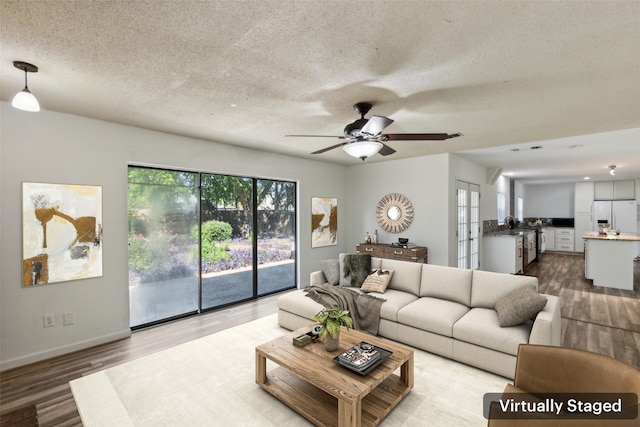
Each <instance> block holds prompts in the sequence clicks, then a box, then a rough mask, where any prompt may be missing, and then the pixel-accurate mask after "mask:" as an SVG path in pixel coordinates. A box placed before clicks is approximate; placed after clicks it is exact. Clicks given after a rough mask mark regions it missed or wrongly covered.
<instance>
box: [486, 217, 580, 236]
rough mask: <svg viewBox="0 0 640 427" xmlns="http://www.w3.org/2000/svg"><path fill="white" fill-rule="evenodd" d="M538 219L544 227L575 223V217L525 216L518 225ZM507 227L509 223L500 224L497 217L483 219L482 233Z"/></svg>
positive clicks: (526, 224) (525, 224)
mask: <svg viewBox="0 0 640 427" xmlns="http://www.w3.org/2000/svg"><path fill="white" fill-rule="evenodd" d="M537 220H540V222H541V223H542V224H541V225H542V226H543V227H573V224H574V221H573V218H525V219H524V220H523V221H519V222H518V224H517V227H528V226H533V225H536V224H535V223H536V221H537ZM507 228H509V227H508V226H507V224H498V220H497V219H489V220H485V221H482V234H488V233H497V232H499V231H503V230H506V229H507Z"/></svg>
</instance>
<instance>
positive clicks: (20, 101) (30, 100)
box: [11, 61, 40, 113]
mask: <svg viewBox="0 0 640 427" xmlns="http://www.w3.org/2000/svg"><path fill="white" fill-rule="evenodd" d="M13 66H14V67H16V68H17V69H19V70H22V71H24V89H22V90H21V91H20V92H18V93H17V94H16V96H14V97H13V101H11V105H12V106H13V108H17V109H18V110H23V111H29V112H32V113H36V112H38V111H40V104H39V103H38V100H37V99H36V97H35V96H33V94H32V93H31V91H30V90H29V86H28V85H27V74H28V73H37V72H38V67H36V66H35V65H33V64H29V63H28V62H22V61H13Z"/></svg>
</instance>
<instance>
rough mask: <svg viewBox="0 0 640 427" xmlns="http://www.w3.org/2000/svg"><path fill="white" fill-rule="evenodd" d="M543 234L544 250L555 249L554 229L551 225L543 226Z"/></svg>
mask: <svg viewBox="0 0 640 427" xmlns="http://www.w3.org/2000/svg"><path fill="white" fill-rule="evenodd" d="M544 236H545V242H546V250H548V251H555V250H556V229H555V228H553V227H545V228H544Z"/></svg>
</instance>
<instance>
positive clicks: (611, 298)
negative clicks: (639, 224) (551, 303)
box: [525, 252, 640, 369]
mask: <svg viewBox="0 0 640 427" xmlns="http://www.w3.org/2000/svg"><path fill="white" fill-rule="evenodd" d="M633 264H634V275H633V278H634V280H633V284H634V290H633V291H627V290H621V289H613V288H605V287H598V286H593V284H592V281H591V280H587V279H585V278H584V257H583V256H581V255H577V254H563V253H558V252H554V253H548V252H545V253H544V254H542V256H541V258H540V261H539V262H537V263H532V264H530V266H529V267H528V268H527V269H526V270H525V274H526V275H528V276H536V277H538V290H539V291H540V292H541V293H546V294H551V295H556V296H559V297H560V304H561V310H562V346H563V347H571V348H579V349H582V350H588V351H593V352H595V353H601V354H604V355H607V356H610V357H613V358H615V359H618V360H622V361H623V362H625V363H628V364H630V365H632V366H634V367H636V368H638V369H640V262H634V263H633Z"/></svg>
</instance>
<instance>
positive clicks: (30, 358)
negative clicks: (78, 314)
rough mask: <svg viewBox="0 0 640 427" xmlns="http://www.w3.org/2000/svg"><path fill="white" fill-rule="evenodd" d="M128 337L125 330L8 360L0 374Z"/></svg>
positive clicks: (1, 368)
mask: <svg viewBox="0 0 640 427" xmlns="http://www.w3.org/2000/svg"><path fill="white" fill-rule="evenodd" d="M130 336H131V330H130V329H126V330H124V331H120V332H114V333H113V334H108V335H102V336H100V337H94V338H91V339H88V340H84V341H79V342H76V343H73V344H69V345H65V346H62V347H56V348H52V349H49V350H44V351H40V352H37V353H31V354H28V355H26V356H20V357H15V358H13V359H9V360H3V361H1V362H0V372H4V371H6V370H9V369H13V368H18V367H20V366H24V365H29V364H31V363H36V362H41V361H43V360H47V359H51V358H52V357H56V356H62V355H63V354H68V353H73V352H74V351H78V350H84V349H86V348H90V347H95V346H97V345H100V344H106V343H108V342H112V341H117V340H121V339H124V338H129V337H130Z"/></svg>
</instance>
